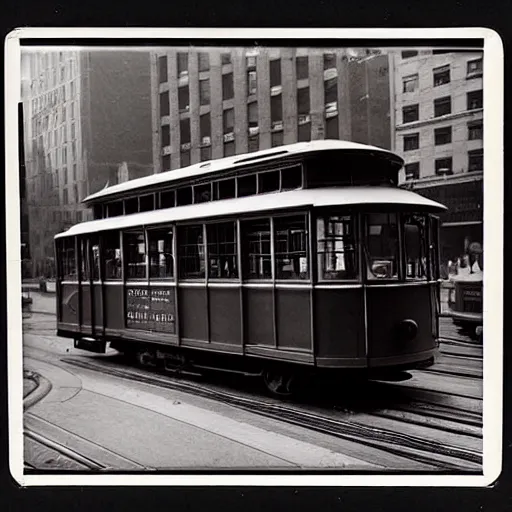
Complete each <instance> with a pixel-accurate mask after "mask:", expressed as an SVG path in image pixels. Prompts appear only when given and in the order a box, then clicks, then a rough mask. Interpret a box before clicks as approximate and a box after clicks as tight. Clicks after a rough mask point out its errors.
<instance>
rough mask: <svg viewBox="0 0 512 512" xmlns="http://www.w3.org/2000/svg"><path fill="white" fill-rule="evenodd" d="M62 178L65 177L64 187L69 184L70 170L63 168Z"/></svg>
mask: <svg viewBox="0 0 512 512" xmlns="http://www.w3.org/2000/svg"><path fill="white" fill-rule="evenodd" d="M62 176H63V177H64V185H67V184H68V170H67V168H66V167H63V168H62Z"/></svg>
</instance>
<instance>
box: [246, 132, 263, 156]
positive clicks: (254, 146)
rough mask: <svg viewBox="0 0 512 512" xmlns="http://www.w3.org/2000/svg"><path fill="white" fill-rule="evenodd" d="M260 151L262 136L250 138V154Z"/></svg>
mask: <svg viewBox="0 0 512 512" xmlns="http://www.w3.org/2000/svg"><path fill="white" fill-rule="evenodd" d="M259 149H260V136H259V135H251V136H250V137H249V148H248V151H249V153H254V152H255V151H259Z"/></svg>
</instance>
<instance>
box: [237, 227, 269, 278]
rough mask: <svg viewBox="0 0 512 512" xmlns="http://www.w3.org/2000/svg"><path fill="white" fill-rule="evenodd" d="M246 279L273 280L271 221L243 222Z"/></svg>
mask: <svg viewBox="0 0 512 512" xmlns="http://www.w3.org/2000/svg"><path fill="white" fill-rule="evenodd" d="M241 239H242V257H243V277H244V279H272V253H271V249H270V220H269V219H257V220H250V221H242V222H241Z"/></svg>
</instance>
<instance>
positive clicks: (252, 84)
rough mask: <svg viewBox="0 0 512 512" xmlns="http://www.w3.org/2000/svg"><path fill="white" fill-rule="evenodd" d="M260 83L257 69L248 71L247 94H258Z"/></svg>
mask: <svg viewBox="0 0 512 512" xmlns="http://www.w3.org/2000/svg"><path fill="white" fill-rule="evenodd" d="M257 84H258V76H257V74H256V71H248V72H247V95H248V96H249V95H251V94H256V92H257Z"/></svg>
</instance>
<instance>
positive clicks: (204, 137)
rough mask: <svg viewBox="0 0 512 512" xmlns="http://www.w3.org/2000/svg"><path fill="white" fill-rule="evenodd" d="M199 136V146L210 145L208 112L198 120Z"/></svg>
mask: <svg viewBox="0 0 512 512" xmlns="http://www.w3.org/2000/svg"><path fill="white" fill-rule="evenodd" d="M199 135H200V137H201V144H211V140H210V136H211V121H210V113H209V112H208V113H207V114H203V115H202V116H200V118H199Z"/></svg>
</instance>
